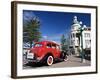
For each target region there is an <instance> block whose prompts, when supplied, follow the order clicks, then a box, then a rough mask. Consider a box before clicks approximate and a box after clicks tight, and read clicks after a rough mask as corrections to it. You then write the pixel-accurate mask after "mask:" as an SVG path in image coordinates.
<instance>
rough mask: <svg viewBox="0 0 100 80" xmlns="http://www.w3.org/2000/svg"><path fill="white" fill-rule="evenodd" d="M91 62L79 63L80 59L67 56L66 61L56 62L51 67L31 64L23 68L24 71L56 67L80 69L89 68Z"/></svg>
mask: <svg viewBox="0 0 100 80" xmlns="http://www.w3.org/2000/svg"><path fill="white" fill-rule="evenodd" d="M90 65H91V61H90V60H85V63H81V58H79V57H76V56H73V55H72V56H69V57H68V61H66V62H65V61H63V62H56V63H54V64H53V65H51V66H44V65H40V64H37V65H36V64H32V65H27V66H24V69H31V68H58V67H80V66H90Z"/></svg>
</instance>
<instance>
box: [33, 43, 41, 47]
mask: <svg viewBox="0 0 100 80" xmlns="http://www.w3.org/2000/svg"><path fill="white" fill-rule="evenodd" d="M41 46H42V44H38V43H37V44H35V45H34V47H41Z"/></svg>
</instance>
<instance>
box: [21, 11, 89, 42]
mask: <svg viewBox="0 0 100 80" xmlns="http://www.w3.org/2000/svg"><path fill="white" fill-rule="evenodd" d="M34 16H36V17H38V18H39V20H40V22H41V26H40V32H41V33H42V40H53V41H56V42H58V43H60V40H61V36H62V34H65V35H66V36H67V35H68V34H69V32H70V29H71V25H72V21H73V17H74V16H77V17H78V20H79V21H82V23H83V24H84V25H86V26H89V27H90V26H91V14H87V13H71V12H50V11H49V12H48V11H31V10H23V20H24V21H26V20H29V19H31V18H32V17H34Z"/></svg>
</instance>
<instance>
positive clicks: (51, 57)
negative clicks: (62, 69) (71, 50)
mask: <svg viewBox="0 0 100 80" xmlns="http://www.w3.org/2000/svg"><path fill="white" fill-rule="evenodd" d="M53 61H54V58H53V56H52V55H49V56H48V57H47V59H46V64H47V66H51V65H52V64H53Z"/></svg>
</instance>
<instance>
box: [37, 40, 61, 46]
mask: <svg viewBox="0 0 100 80" xmlns="http://www.w3.org/2000/svg"><path fill="white" fill-rule="evenodd" d="M37 43H40V44H45V45H46V44H48V43H51V44H56V45H58V46H59V44H57V43H56V42H54V41H41V42H36V44H37Z"/></svg>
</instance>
